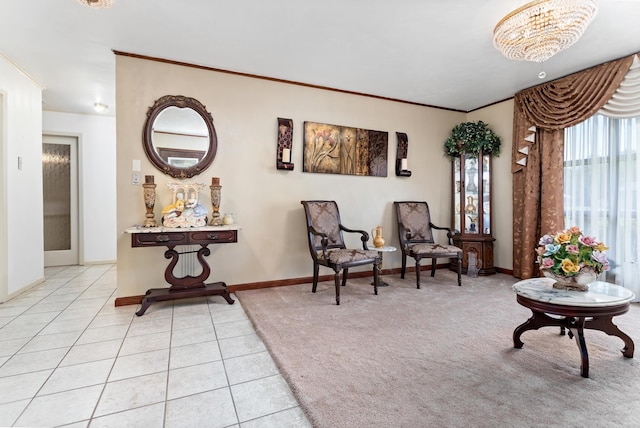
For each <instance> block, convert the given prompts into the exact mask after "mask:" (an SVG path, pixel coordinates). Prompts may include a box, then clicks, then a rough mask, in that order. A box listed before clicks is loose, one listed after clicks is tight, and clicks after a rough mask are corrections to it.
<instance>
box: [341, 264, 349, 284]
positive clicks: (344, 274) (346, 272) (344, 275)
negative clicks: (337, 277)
mask: <svg viewBox="0 0 640 428" xmlns="http://www.w3.org/2000/svg"><path fill="white" fill-rule="evenodd" d="M348 276H349V268H344V270H343V271H342V286H343V287H344V286H345V285H347V277H348Z"/></svg>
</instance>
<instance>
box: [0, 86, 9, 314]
mask: <svg viewBox="0 0 640 428" xmlns="http://www.w3.org/2000/svg"><path fill="white" fill-rule="evenodd" d="M4 100H5V97H4V93H3V92H0V165H2V171H1V172H0V213H3V215H2V216H0V217H2V218H0V303H3V302H4V301H5V300H7V296H8V294H9V284H8V274H7V251H6V248H7V216H6V215H4V213H6V212H7V211H6V209H5V207H6V203H5V190H4V186H5V182H6V173H5V172H4V171H5V170H6V166H7V164H6V163H5V156H6V155H5V152H6V142H5V135H6V132H5V125H4V123H5V121H4V111H5V108H4Z"/></svg>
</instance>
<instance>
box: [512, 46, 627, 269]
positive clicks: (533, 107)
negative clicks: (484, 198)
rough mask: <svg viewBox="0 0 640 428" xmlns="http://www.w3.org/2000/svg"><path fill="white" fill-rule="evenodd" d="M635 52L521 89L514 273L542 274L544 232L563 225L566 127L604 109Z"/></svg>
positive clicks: (514, 167)
mask: <svg viewBox="0 0 640 428" xmlns="http://www.w3.org/2000/svg"><path fill="white" fill-rule="evenodd" d="M635 56H636V55H635V54H634V55H631V56H629V57H625V58H621V59H618V60H615V61H610V62H606V63H604V64H600V65H598V66H595V67H592V68H589V69H587V70H584V71H581V72H578V73H574V74H571V75H569V76H566V77H563V78H560V79H557V80H554V81H551V82H547V83H544V84H541V85H538V86H534V87H532V88H528V89H525V90H523V91H520V92H518V93H517V94H516V95H515V97H514V106H515V108H514V120H513V151H512V173H513V275H514V276H515V277H517V278H522V279H526V278H532V277H534V276H538V268H537V266H536V264H535V260H536V259H535V252H534V250H535V247H536V245H537V243H538V240H539V238H540V236H542V235H544V234H547V233H554V232H557V231H559V230H561V229H563V228H564V200H563V198H564V196H563V179H564V177H563V168H564V167H563V161H564V128H567V127H569V126H573V125H576V124H578V123H580V122H582V121H584V120H585V119H587V118H589V117H590V116H593V115H594V114H595V113H596V112H597V111H598V110H600V109H601V108H602V107H603V106H604V105H605V104H606V103H607V101H608V100H609V99H610V98H611V97H612V95H613V94H614V93H615V92H616V90H617V89H618V86H620V83H621V82H622V80H623V79H624V77H625V75H626V73H627V71H628V70H629V68H630V66H631V63H632V61H633V59H634V57H635Z"/></svg>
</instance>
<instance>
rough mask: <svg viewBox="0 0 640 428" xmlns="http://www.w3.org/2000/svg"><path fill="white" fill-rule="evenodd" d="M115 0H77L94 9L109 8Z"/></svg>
mask: <svg viewBox="0 0 640 428" xmlns="http://www.w3.org/2000/svg"><path fill="white" fill-rule="evenodd" d="M114 1H115V0H77V2H78V3H81V4H83V5H85V6H89V7H92V8H94V9H107V8H110V7H111V6H113V2H114Z"/></svg>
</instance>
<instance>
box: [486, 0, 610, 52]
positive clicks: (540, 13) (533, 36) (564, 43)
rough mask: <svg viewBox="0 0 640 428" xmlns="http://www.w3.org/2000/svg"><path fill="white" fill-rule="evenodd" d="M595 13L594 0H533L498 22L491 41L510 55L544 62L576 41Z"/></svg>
mask: <svg viewBox="0 0 640 428" xmlns="http://www.w3.org/2000/svg"><path fill="white" fill-rule="evenodd" d="M597 13H598V6H597V4H596V1H595V0H537V1H533V2H531V3H527V4H525V5H524V6H522V7H520V8H518V9H516V10H514V11H513V12H511V13H510V14H508V15H507V16H505V17H504V18H502V20H500V22H498V25H496V27H495V29H494V30H493V45H494V46H495V47H496V49H498V50H499V51H500V52H502V54H503V55H504V56H506V57H507V58H509V59H515V60H518V61H534V62H544V61H546V60H548V59H549V58H551V57H552V56H554V55H555V54H557V53H558V52H560V51H562V50H564V49H567V48H568V47H570V46H571V45H573V44H574V43H575V42H577V41H578V39H580V37H581V36H582V34H583V33H584V32H585V30H586V29H587V27H588V26H589V24H590V23H591V21H592V20H593V18H594V17H595V16H596V14H597Z"/></svg>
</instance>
